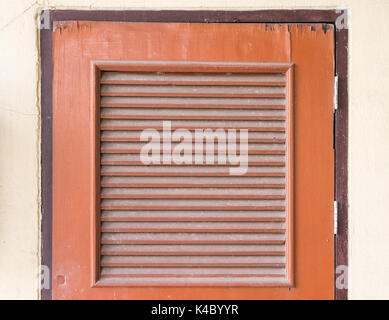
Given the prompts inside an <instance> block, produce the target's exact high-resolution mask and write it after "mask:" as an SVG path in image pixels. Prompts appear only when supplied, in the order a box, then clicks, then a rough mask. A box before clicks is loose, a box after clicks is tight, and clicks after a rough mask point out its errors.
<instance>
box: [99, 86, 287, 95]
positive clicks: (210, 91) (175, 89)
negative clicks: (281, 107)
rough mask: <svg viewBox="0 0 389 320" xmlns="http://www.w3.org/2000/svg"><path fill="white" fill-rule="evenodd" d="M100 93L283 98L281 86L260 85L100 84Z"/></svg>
mask: <svg viewBox="0 0 389 320" xmlns="http://www.w3.org/2000/svg"><path fill="white" fill-rule="evenodd" d="M100 92H101V95H102V96H103V97H104V96H121V97H223V98H226V97H247V98H251V97H252V98H258V97H260V98H284V97H285V91H284V88H282V87H261V86H220V85H219V86H210V85H208V86H189V85H185V86H181V85H176V86H169V85H121V84H118V85H111V84H103V85H102V86H101V91H100Z"/></svg>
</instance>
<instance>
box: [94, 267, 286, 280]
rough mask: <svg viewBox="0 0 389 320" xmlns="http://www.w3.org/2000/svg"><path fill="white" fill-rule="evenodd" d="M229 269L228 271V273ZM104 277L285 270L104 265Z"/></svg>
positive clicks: (277, 271) (280, 273)
mask: <svg viewBox="0 0 389 320" xmlns="http://www.w3.org/2000/svg"><path fill="white" fill-rule="evenodd" d="M226 271H228V273H226ZM101 275H102V277H107V278H111V277H126V276H128V277H142V276H144V277H153V278H154V277H171V276H172V275H174V276H175V277H199V278H201V277H204V278H208V277H223V278H225V277H247V276H258V277H266V276H269V277H284V276H285V270H284V269H282V268H266V267H260V268H229V269H228V270H226V269H224V268H218V267H213V268H209V267H208V268H207V267H203V268H190V267H185V268H174V267H172V268H162V269H161V268H152V267H141V268H140V267H104V268H102V272H101Z"/></svg>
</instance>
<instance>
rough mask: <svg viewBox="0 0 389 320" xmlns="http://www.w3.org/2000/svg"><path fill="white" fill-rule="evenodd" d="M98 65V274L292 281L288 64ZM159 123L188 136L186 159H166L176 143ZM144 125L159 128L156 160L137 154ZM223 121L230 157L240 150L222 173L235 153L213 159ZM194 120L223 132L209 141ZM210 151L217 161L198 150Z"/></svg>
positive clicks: (188, 280)
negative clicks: (232, 144) (243, 160)
mask: <svg viewBox="0 0 389 320" xmlns="http://www.w3.org/2000/svg"><path fill="white" fill-rule="evenodd" d="M196 66H197V68H198V69H196ZM105 67H106V68H108V69H106V70H107V71H102V72H101V75H100V89H99V94H100V96H99V99H98V100H99V101H100V105H99V113H98V114H99V120H100V126H99V145H100V147H99V159H100V171H99V177H98V179H99V186H100V194H99V201H100V203H99V206H98V207H99V210H100V212H99V223H100V225H99V230H98V232H99V235H98V236H99V243H100V244H99V245H100V249H99V256H98V259H99V261H98V263H97V265H98V266H99V271H98V273H99V279H100V280H99V281H100V283H101V284H102V285H108V284H114V285H144V286H149V285H153V284H157V285H175V284H178V285H179V284H182V283H185V284H186V285H191V284H193V285H198V284H201V285H227V284H228V285H239V286H241V285H243V286H245V285H259V286H261V285H263V286H271V285H274V286H278V285H282V284H286V283H288V281H289V276H290V275H289V274H288V268H289V265H290V260H289V259H290V257H289V252H290V246H291V243H290V242H289V241H290V240H289V238H288V233H289V229H288V228H290V212H288V199H289V197H290V195H289V194H288V183H289V179H290V172H289V168H288V163H289V156H290V154H289V145H288V144H289V136H288V135H289V133H288V132H289V131H288V130H290V124H289V121H290V118H289V115H288V114H289V113H288V112H290V110H289V109H288V108H289V105H288V99H289V90H290V88H289V81H290V78H288V77H287V70H288V68H289V66H286V65H285V66H281V65H280V66H278V65H270V64H269V65H266V67H261V66H254V67H249V66H247V65H245V64H242V66H238V65H235V66H233V67H229V66H227V65H223V66H217V64H210V63H207V64H206V67H205V65H202V64H201V63H200V64H198V63H194V64H192V65H190V68H185V67H183V68H181V67H178V66H176V65H172V69H169V68H167V67H166V66H165V65H158V64H151V65H150V66H149V67H148V66H147V65H144V64H143V65H142V67H141V68H140V69H137V68H136V66H130V67H128V68H127V69H126V68H123V67H120V68H119V69H117V70H116V69H115V68H113V67H111V66H110V65H109V64H108V65H107V66H102V68H103V69H104V68H105ZM223 68H224V69H223ZM266 68H267V69H266ZM164 121H169V122H170V124H171V125H170V130H171V131H172V132H173V131H175V130H177V129H179V130H182V129H186V130H187V132H189V133H190V134H191V135H192V138H193V139H192V142H190V143H189V144H187V146H190V147H191V151H190V152H189V153H186V155H190V156H191V157H192V159H189V160H186V161H185V162H184V163H182V164H177V163H175V162H174V161H170V162H163V161H162V160H163V155H165V154H166V152H169V153H170V154H171V155H172V156H175V155H177V156H181V155H182V151H178V150H175V149H174V148H175V146H177V145H178V144H179V143H180V144H181V145H184V144H183V142H182V141H174V140H172V141H170V139H167V138H166V137H165V136H163V129H164ZM146 129H153V130H154V132H157V133H158V134H159V136H160V140H159V141H160V146H161V148H160V149H159V150H158V151H157V152H155V154H156V155H160V158H161V161H160V162H151V163H148V164H144V163H143V162H142V161H141V157H140V153H141V151H142V147H143V146H144V145H145V144H146V143H148V141H144V139H141V133H142V131H143V130H146ZM231 129H232V130H236V132H237V133H238V134H237V136H236V139H235V142H236V153H235V156H236V157H240V156H245V155H246V154H247V158H248V159H247V160H248V161H247V166H248V170H247V171H246V172H243V173H242V174H233V175H232V174H231V172H230V171H231V169H232V168H238V167H240V165H241V163H236V162H235V163H229V162H228V161H227V162H224V163H223V162H218V161H217V160H218V157H219V156H220V155H223V154H226V155H228V151H229V149H227V148H226V146H227V144H228V142H229V140H228V139H227V132H228V130H231ZM240 129H245V130H247V132H248V139H247V140H243V139H242V138H241V136H240V135H239V130H240ZM196 130H219V131H220V130H225V132H226V136H225V138H223V137H222V136H221V137H218V139H215V141H217V142H215V146H214V150H213V149H209V148H208V146H207V145H206V144H205V141H206V140H205V139H204V140H202V139H198V138H195V135H194V133H195V132H196ZM203 142H204V145H203V147H199V146H198V144H199V143H203ZM164 143H169V144H170V145H171V150H170V149H169V148H168V149H167V150H166V149H165V148H164V147H162V144H164ZM195 143H196V145H195ZM220 143H224V145H225V147H224V149H223V146H222V145H219V144H220ZM244 143H247V146H248V149H247V153H246V151H241V149H240V146H241V144H242V145H243V144H244ZM242 150H243V149H242ZM211 151H212V152H213V154H214V155H215V159H214V160H215V162H213V163H206V162H205V160H204V162H203V163H199V162H198V161H195V160H194V159H195V156H198V155H199V154H202V155H203V156H204V159H205V158H206V155H207V154H208V153H209V152H211ZM227 159H228V156H227Z"/></svg>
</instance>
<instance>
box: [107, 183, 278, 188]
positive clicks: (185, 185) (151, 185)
mask: <svg viewBox="0 0 389 320" xmlns="http://www.w3.org/2000/svg"><path fill="white" fill-rule="evenodd" d="M101 186H102V187H120V188H177V187H180V188H210V187H213V188H275V189H277V188H281V189H283V188H285V184H280V183H277V184H276V183H275V184H266V183H234V184H227V183H214V184H212V185H210V184H204V183H107V182H103V183H101Z"/></svg>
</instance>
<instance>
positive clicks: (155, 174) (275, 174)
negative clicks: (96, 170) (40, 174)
mask: <svg viewBox="0 0 389 320" xmlns="http://www.w3.org/2000/svg"><path fill="white" fill-rule="evenodd" d="M101 175H102V176H126V177H131V176H132V177H135V176H141V177H142V176H144V177H146V176H153V177H163V176H169V177H229V176H231V174H230V173H229V172H209V171H208V172H189V171H188V172H139V171H138V172H135V171H134V172H118V171H104V172H101ZM240 176H242V177H244V176H246V177H284V176H285V173H283V172H247V173H245V174H243V175H240Z"/></svg>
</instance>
